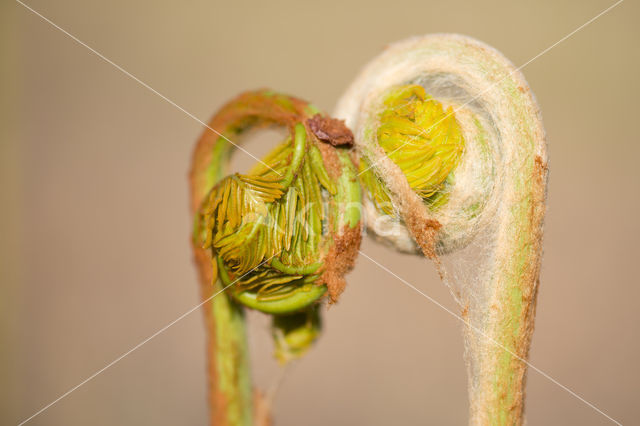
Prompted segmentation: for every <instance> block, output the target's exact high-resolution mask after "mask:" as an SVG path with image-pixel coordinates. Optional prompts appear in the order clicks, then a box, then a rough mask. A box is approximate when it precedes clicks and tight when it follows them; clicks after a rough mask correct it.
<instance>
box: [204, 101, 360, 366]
mask: <svg viewBox="0 0 640 426" xmlns="http://www.w3.org/2000/svg"><path fill="white" fill-rule="evenodd" d="M264 125H278V126H283V127H285V128H286V129H287V130H288V136H287V137H286V138H285V140H284V141H282V142H281V143H280V144H278V145H277V146H276V147H275V148H274V149H273V150H272V151H271V152H270V153H269V154H267V155H266V156H265V157H264V158H263V159H262V160H261V161H260V162H258V163H257V164H256V165H255V166H254V167H253V168H252V169H251V170H250V171H249V172H248V173H247V174H238V173H235V174H232V175H228V176H226V177H222V175H223V172H222V170H223V168H224V166H226V163H227V162H228V159H229V156H230V153H231V151H230V150H231V149H232V146H233V145H231V144H230V141H231V140H236V139H237V137H239V136H240V135H241V134H242V133H243V132H245V131H246V130H248V129H249V128H251V127H255V126H264ZM211 127H214V128H217V129H224V131H223V132H222V134H223V135H224V136H220V137H218V138H217V139H216V140H215V143H214V144H213V145H212V146H210V147H209V149H210V151H209V152H200V153H199V155H200V156H202V155H207V156H208V165H207V173H206V176H205V178H206V179H204V180H203V181H202V182H201V186H202V188H203V189H204V188H207V187H208V188H210V189H209V190H208V194H206V196H203V200H204V201H203V203H202V205H201V206H200V214H199V217H198V218H197V228H196V233H195V238H196V239H197V242H199V243H200V244H201V246H202V247H203V248H204V249H205V250H207V251H209V253H210V254H211V257H212V262H213V272H214V273H213V280H214V282H215V280H218V279H219V280H220V282H221V283H222V285H223V286H224V287H226V288H227V294H229V295H230V296H232V298H233V299H234V300H236V301H237V302H239V303H241V304H243V305H245V306H247V307H250V308H253V309H257V310H260V311H262V312H266V313H270V314H275V315H284V316H286V317H283V318H280V319H279V320H277V321H274V327H276V328H282V327H281V326H283V324H287V327H289V328H288V329H287V330H284V329H282V330H280V331H279V332H278V333H275V334H274V336H275V335H277V336H280V337H282V336H286V335H288V334H287V333H291V332H293V331H292V330H293V329H291V327H290V326H291V324H292V322H293V323H295V324H296V327H294V328H296V330H297V329H298V328H300V327H302V328H304V327H306V325H310V324H311V325H313V326H312V327H311V328H312V329H314V330H316V331H315V332H313V333H311V334H309V335H313V336H315V335H316V334H317V328H318V327H319V322H318V321H311V322H305V321H303V322H302V323H300V321H299V320H298V317H299V316H300V315H302V316H304V317H305V318H306V317H307V316H308V315H310V313H309V312H311V311H309V309H311V310H314V312H316V313H315V314H314V315H317V306H316V305H317V303H318V301H319V300H320V299H321V298H322V297H323V296H324V295H325V294H328V295H329V298H330V300H331V301H336V300H337V297H338V296H339V294H340V292H341V291H342V290H343V288H344V278H343V276H344V274H345V273H346V272H347V271H348V270H349V269H350V268H351V266H352V264H353V261H354V259H355V255H356V252H357V249H358V246H359V241H360V234H361V225H360V188H359V185H358V182H357V179H356V172H355V167H354V165H353V164H352V162H351V158H350V154H349V150H348V149H347V148H348V147H345V146H342V145H345V144H349V142H351V141H352V140H351V139H350V138H352V135H351V133H350V131H349V130H348V129H346V127H344V125H343V124H342V122H340V121H338V120H333V119H331V118H329V117H326V116H324V115H321V114H318V113H317V110H316V109H315V108H314V107H312V106H311V105H309V104H307V103H305V102H303V101H301V100H298V99H295V98H291V97H288V96H284V95H279V94H274V93H272V92H266V91H258V92H250V93H246V94H243V95H241V96H240V97H238V98H237V99H236V100H234V101H232V102H230V103H229V104H227V105H226V106H225V107H223V108H222V110H221V111H219V112H218V114H217V115H216V117H214V119H213V121H212V126H211ZM289 315H293V316H292V317H291V318H289V319H286V318H288V316H289ZM296 315H297V316H296ZM300 318H302V317H300ZM298 323H299V324H298ZM305 324H306V325H305ZM298 326H299V327H298ZM309 330H311V329H309ZM309 330H308V331H309ZM301 333H302V331H300V330H298V331H297V332H296V333H294V334H295V335H300V334H301ZM291 339H293V340H291ZM291 339H289V340H291V341H290V342H289V343H287V344H285V343H284V342H286V339H285V340H282V339H281V340H280V341H279V343H278V345H279V346H278V354H279V355H278V357H279V358H280V359H289V358H290V356H288V355H286V354H285V352H286V350H285V348H290V352H291V353H290V354H289V355H291V356H294V355H295V354H302V353H304V350H303V348H302V347H299V346H296V345H295V344H292V342H293V341H296V338H293V337H292V338H291ZM311 340H313V339H311ZM294 347H295V348H294Z"/></svg>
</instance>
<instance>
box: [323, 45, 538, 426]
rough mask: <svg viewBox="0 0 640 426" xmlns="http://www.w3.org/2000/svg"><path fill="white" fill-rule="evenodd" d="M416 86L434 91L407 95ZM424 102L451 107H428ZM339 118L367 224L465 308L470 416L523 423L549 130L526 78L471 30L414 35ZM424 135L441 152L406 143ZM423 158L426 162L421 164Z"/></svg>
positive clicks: (366, 79) (359, 83) (477, 420)
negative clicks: (347, 133) (354, 158)
mask: <svg viewBox="0 0 640 426" xmlns="http://www.w3.org/2000/svg"><path fill="white" fill-rule="evenodd" d="M416 86H418V87H419V88H420V89H422V90H423V91H424V94H426V97H425V95H423V94H420V95H418V96H415V95H411V96H407V94H406V91H407V90H408V89H409V88H412V87H416ZM411 90H412V91H413V92H415V91H416V89H411ZM390 96H391V98H392V100H393V102H391V103H389V102H388V99H389V97H390ZM394 96H395V97H398V96H400V97H402V99H404V101H405V102H404V103H402V102H396V99H395V98H394ZM425 99H433V100H434V101H437V102H438V103H440V104H441V105H442V109H441V110H440V109H439V110H437V111H436V113H434V114H430V115H429V114H427V113H425V111H424V106H423V103H424V100H425ZM398 109H400V113H398ZM335 115H336V116H337V117H338V118H343V119H344V120H345V121H346V123H347V125H348V126H349V127H350V128H351V129H352V130H353V132H354V135H355V145H356V151H357V155H358V157H359V159H360V178H361V179H362V180H363V186H364V187H365V188H366V189H367V191H366V192H365V197H364V201H363V202H364V213H365V222H366V225H367V229H368V230H369V231H371V233H372V234H373V235H374V236H376V237H377V238H378V239H379V240H381V241H384V242H385V243H387V244H389V245H390V246H392V247H394V248H395V249H397V250H399V251H402V252H409V253H421V254H423V255H425V256H427V257H429V258H431V259H432V260H434V262H435V265H436V267H437V269H438V272H439V273H440V276H441V277H442V279H443V282H444V283H445V284H446V285H447V286H448V287H449V288H450V290H451V293H452V295H453V296H454V298H455V300H456V301H457V303H458V305H459V308H460V312H461V317H462V318H463V319H464V320H465V328H464V330H463V335H464V339H465V359H466V362H467V368H468V377H469V381H468V384H469V385H468V387H469V399H470V424H473V425H486V424H501V425H502V424H505V425H506V424H508V425H512V424H521V423H522V422H523V421H524V417H523V410H524V392H525V379H526V363H525V362H524V361H526V360H527V358H528V352H529V346H530V342H531V335H532V332H533V324H534V316H535V304H536V294H537V288H538V277H539V270H540V258H541V240H542V221H543V216H544V211H545V197H546V182H547V158H546V143H545V134H544V130H543V127H542V121H541V117H540V112H539V109H538V106H537V104H536V101H535V99H534V97H533V95H532V93H531V91H530V89H529V86H528V85H527V83H526V81H525V80H524V77H523V76H522V74H521V73H520V72H519V71H518V70H517V69H516V68H515V67H514V66H513V65H512V64H511V63H510V62H509V61H508V60H507V59H505V58H504V56H502V55H501V54H500V53H499V52H497V51H496V50H495V49H493V48H491V47H489V46H487V45H485V44H483V43H481V42H478V41H476V40H474V39H471V38H469V37H464V36H460V35H452V34H435V35H428V36H424V37H415V38H411V39H408V40H405V41H402V42H399V43H396V44H394V45H391V46H390V47H388V48H387V49H386V50H385V51H384V52H383V53H382V54H381V55H380V56H378V57H377V58H375V59H374V60H373V61H371V62H370V63H369V64H368V65H367V66H366V67H365V68H364V70H363V71H362V72H361V74H360V75H359V76H358V77H357V78H356V79H355V81H354V82H353V83H352V85H351V86H350V87H349V88H348V89H347V91H346V92H345V94H344V95H343V97H342V98H341V100H340V101H339V103H338V106H337V109H336V111H335ZM399 115H400V116H399ZM451 120H455V121H454V122H452V121H451ZM447 122H449V125H448V126H445V124H446V123H447ZM443 126H445V128H444V129H440V128H442V127H443ZM416 127H421V128H422V129H421V130H416ZM458 128H459V130H460V132H461V133H460V135H461V138H460V140H459V141H457V142H456V136H457V135H458V133H457V132H458V130H457V129H458ZM389 137H392V138H393V141H392V143H389V141H388V138H389ZM385 138H386V139H385ZM418 138H421V142H420V143H422V144H424V143H427V144H430V146H431V148H432V149H431V151H430V152H431V154H429V153H426V152H425V148H421V150H422V151H416V149H417V148H416V149H413V150H410V149H408V148H407V147H408V146H411V144H415V143H416V141H418ZM452 138H453V139H454V141H453V142H454V143H453V144H452ZM424 139H426V141H425V140H424ZM405 151H406V152H405ZM454 152H455V153H458V152H462V154H461V155H460V156H459V158H458V157H456V156H453V154H452V153H454ZM416 155H424V156H426V157H425V158H427V160H426V161H424V162H423V163H422V164H423V167H422V168H420V167H419V166H412V163H411V157H412V156H416ZM445 175H446V177H445ZM417 180H419V181H420V182H422V183H423V184H425V185H426V188H427V191H426V192H425V190H424V188H420V187H418V185H415V182H416V181H417ZM425 185H423V187H424V186H425ZM385 199H386V200H388V203H389V204H390V207H386V208H385V207H384V206H382V205H381V204H380V201H381V200H383V201H384V200H385Z"/></svg>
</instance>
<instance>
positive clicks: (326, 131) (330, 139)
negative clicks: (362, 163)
mask: <svg viewBox="0 0 640 426" xmlns="http://www.w3.org/2000/svg"><path fill="white" fill-rule="evenodd" d="M307 124H308V126H309V129H311V131H312V132H313V134H314V135H316V137H317V138H318V139H319V140H321V141H323V142H327V143H329V144H331V145H333V146H347V147H349V146H352V145H353V133H352V132H351V130H349V128H348V127H347V126H346V125H345V123H344V121H343V120H338V119H337V118H331V117H327V116H324V115H321V114H316V115H314V116H313V117H311V118H309V119H308V120H307Z"/></svg>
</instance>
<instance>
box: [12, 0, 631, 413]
mask: <svg viewBox="0 0 640 426" xmlns="http://www.w3.org/2000/svg"><path fill="white" fill-rule="evenodd" d="M27 3H28V4H29V5H30V6H31V7H33V8H35V9H36V10H37V11H39V12H40V13H42V14H44V15H45V16H46V17H48V18H49V19H51V20H52V21H53V22H55V23H56V24H58V25H60V26H61V27H62V28H65V29H66V30H68V31H69V32H71V33H72V34H74V35H75V36H77V37H78V38H79V39H80V40H82V41H84V42H86V43H87V44H89V45H90V46H92V47H93V48H95V49H97V50H98V51H99V52H101V53H102V54H104V55H105V56H107V57H108V58H110V59H111V60H113V61H114V62H116V63H117V64H119V65H121V66H122V67H123V68H125V69H126V70H128V71H129V72H131V73H133V74H134V75H136V76H137V77H139V78H140V79H142V80H143V81H145V82H146V83H148V84H149V85H151V86H152V87H154V88H155V89H157V90H158V91H160V92H161V93H163V94H164V95H166V96H167V97H169V98H171V99H172V100H174V101H175V102H176V103H177V104H179V105H181V106H182V107H184V108H185V109H187V110H188V111H190V112H191V113H193V114H194V115H196V116H197V117H199V118H201V119H203V120H208V118H209V117H210V115H211V114H212V113H213V112H214V111H215V109H216V108H217V107H219V106H220V105H221V104H222V102H223V101H224V100H225V99H227V98H229V97H231V96H233V95H235V94H237V93H238V92H240V91H242V90H245V89H250V88H257V87H265V86H269V87H272V88H275V89H277V90H280V91H284V92H289V93H293V94H297V95H298V96H301V97H304V98H307V99H310V100H313V101H314V102H315V103H316V104H317V105H319V106H320V107H322V108H324V109H325V110H329V111H330V110H331V109H332V108H333V106H334V103H335V102H336V101H337V99H338V97H339V96H340V94H341V92H342V91H343V90H344V89H345V88H346V86H347V85H348V84H349V82H350V81H351V80H352V79H353V78H354V76H355V75H356V73H357V72H358V70H359V69H360V67H362V66H363V65H364V64H365V63H366V62H367V61H368V60H369V59H370V58H372V57H373V56H374V55H376V54H377V53H378V52H379V51H380V50H381V49H382V48H383V47H384V45H385V43H389V42H392V41H395V40H399V39H402V38H405V37H407V36H411V35H415V34H422V33H428V32H460V33H464V34H468V35H471V36H474V37H477V38H479V39H480V40H483V41H485V42H487V43H489V44H491V45H493V46H495V47H496V48H498V49H499V50H501V51H502V52H503V53H504V54H505V55H506V56H507V57H509V58H510V59H511V60H512V61H513V62H514V63H516V64H523V63H525V62H526V61H528V60H529V59H531V58H532V57H534V56H535V55H537V54H538V53H540V52H541V51H542V50H544V49H545V48H547V47H548V46H550V45H552V44H553V43H555V42H556V41H558V40H559V39H561V38H562V37H564V36H565V35H567V34H568V33H570V32H571V31H573V30H574V29H576V28H577V27H579V26H580V25H582V24H583V23H585V22H586V21H587V20H589V19H591V18H592V17H594V16H595V15H596V14H598V13H599V12H600V11H602V10H603V9H605V8H606V7H608V6H609V5H611V4H612V3H613V0H610V1H604V0H598V1H570V2H557V1H544V2H513V1H485V2H471V1H470V2H459V1H447V2H443V1H437V2H436V1H432V2H426V1H416V2H406V1H400V0H394V1H390V2H360V3H347V2H329V1H325V2H314V3H305V2H290V3H280V2H255V3H250V2H219V3H215V2H205V1H188V2H166V1H163V2H139V1H134V2H130V1H121V0H118V1H109V2H105V1H94V0H91V1H86V0H84V1H80V0H75V1H64V2H47V1H43V0H30V1H28V2H27ZM639 12H640V8H639V6H638V3H637V2H634V1H632V0H627V1H625V2H624V3H622V4H621V5H619V6H618V7H617V8H615V9H614V10H612V11H611V12H610V13H608V14H606V15H604V16H603V17H601V18H600V19H598V20H597V21H595V22H594V23H592V24H591V25H589V26H587V27H586V28H584V29H583V30H581V31H580V32H578V33H577V34H575V35H574V36H572V37H571V38H569V39H568V40H566V41H565V42H563V43H562V44H560V45H558V46H557V47H556V48H554V49H553V50H551V51H549V52H548V53H546V54H545V55H543V56H542V57H540V58H539V59H537V60H536V61H534V62H533V63H531V64H530V65H528V66H527V67H526V68H525V69H524V70H523V72H524V74H525V75H526V77H527V79H528V81H529V83H530V85H531V87H532V89H533V91H534V92H535V93H536V95H537V97H538V100H539V102H540V105H541V108H542V111H543V116H544V119H545V124H546V129H547V132H548V141H549V150H550V158H551V179H550V187H549V210H548V219H547V226H546V235H545V244H544V247H545V257H544V262H543V270H542V285H541V289H540V296H539V301H538V319H537V326H536V332H535V336H534V341H533V347H532V353H531V362H532V363H533V364H534V365H536V366H537V367H539V368H540V369H542V370H544V371H545V372H547V373H549V374H550V375H551V376H553V377H554V378H555V379H556V380H558V381H559V382H561V383H563V384H564V385H566V386H568V387H569V388H571V389H572V390H574V391H575V392H577V393H578V394H580V395H581V396H582V397H584V398H585V399H586V400H588V401H590V402H592V403H593V404H595V405H596V406H598V407H599V408H600V409H602V410H603V411H605V412H606V413H608V414H609V415H610V416H612V417H613V418H615V419H617V420H619V421H620V422H622V423H625V424H634V423H635V424H637V423H638V419H637V414H636V413H637V408H638V394H639V392H640V385H639V382H640V367H639V366H638V360H639V359H640V343H638V341H639V340H640V332H639V329H638V325H639V321H638V320H639V317H640V315H639V313H638V308H637V304H638V300H639V298H640V285H639V284H640V282H639V281H640V280H639V279H638V274H637V268H638V237H639V236H640V229H639V225H638V223H639V221H638V210H639V207H640V201H639V197H638V195H639V192H640V191H639V190H638V184H639V181H640V179H639V178H640V167H639V166H638V161H639V160H638V158H639V155H640V148H639V146H640V144H639V143H638V142H639V140H638V130H637V129H638V112H639V111H638V106H637V102H638V96H639V95H640V90H639V87H638V84H639V83H638V81H639V80H638V78H637V75H638V66H639V65H640V58H639V48H638V41H639V40H640V29H639V27H638V24H637V22H638V18H640V13H639ZM1 15H2V21H3V22H2V25H1V26H2V32H3V35H2V46H3V54H2V90H1V93H2V95H1V96H0V98H2V99H1V101H2V121H3V125H2V148H1V150H2V151H1V156H0V157H1V164H0V166H1V167H0V173H1V182H2V183H1V188H2V190H1V194H2V195H1V197H2V198H1V202H2V218H1V220H0V232H1V237H0V240H1V246H2V247H1V253H0V254H1V256H0V268H1V269H0V270H1V272H0V274H1V278H0V279H1V282H2V290H1V291H2V294H1V301H0V303H1V305H0V308H1V315H2V340H3V343H2V349H1V350H0V363H1V367H0V377H2V379H1V381H2V389H1V391H0V404H1V406H0V423H2V424H17V423H18V422H19V421H21V420H23V419H25V418H27V417H29V416H30V415H31V414H33V413H34V412H36V411H37V410H38V409H40V408H41V407H43V406H44V405H46V404H47V403H49V402H51V401H52V400H54V399H55V398H57V397H58V396H59V395H61V394H62V393H64V392H65V391H67V390H68V389H70V388H71V387H73V386H75V385H76V384H78V383H79V382H81V381H82V380H84V379H85V378H86V377H88V376H89V375H91V374H92V373H94V372H95V371H97V370H99V369H100V368H102V367H103V366H105V365H106V364H107V363H109V362H111V361H112V360H113V359H115V358H116V357H118V356H119V355H121V354H122V353H124V352H126V351H128V350H129V349H130V348H132V347H133V346H135V345H136V344H138V343H139V342H140V341H141V340H143V339H144V338H146V337H147V336H149V335H151V334H152V333H154V332H155V331H157V330H158V329H159V328H161V327H163V326H164V325H166V324H168V323H169V322H171V321H172V320H174V319H175V318H177V317H178V316H179V315H181V314H182V313H184V312H185V311H187V310H189V309H190V308H191V307H193V306H194V305H196V304H197V303H198V302H199V299H198V292H197V286H196V277H195V271H194V268H193V265H192V263H191V253H190V249H189V244H188V236H189V229H190V218H189V216H188V213H187V181H186V173H187V169H188V165H189V164H188V163H189V159H190V153H191V149H192V146H193V143H194V141H195V140H196V138H197V137H198V135H199V134H200V132H201V125H200V124H198V123H197V122H196V121H194V120H192V119H191V118H189V117H188V116H186V115H185V114H184V113H182V112H180V111H179V110H177V109H176V108H174V107H173V106H171V105H169V104H168V103H167V102H165V101H164V100H162V99H161V98H159V97H158V96H156V95H154V94H153V93H151V92H150V91H148V90H147V89H145V88H143V87H141V86H140V85H139V84H138V83H136V82H134V81H133V80H131V79H130V78H128V77H126V76H125V75H123V74H122V73H121V72H120V71H118V70H117V69H115V68H114V67H113V66H111V65H109V64H107V63H105V62H104V61H102V60H101V59H99V58H98V57H96V56H95V55H93V54H91V53H90V52H89V51H88V50H87V49H86V48H84V47H82V46H80V45H78V44H77V43H76V42H74V41H73V40H71V39H70V38H69V37H68V36H66V35H64V34H63V33H62V32H60V31H58V30H56V29H55V28H53V27H52V26H51V25H49V24H47V23H46V22H44V21H43V20H42V19H40V18H39V17H37V16H36V15H34V14H33V13H31V12H30V11H28V10H27V9H25V8H24V7H22V6H20V5H19V4H18V3H13V2H10V1H8V2H6V3H4V4H3V5H2V12H1ZM239 155H241V154H239ZM239 161H246V159H245V160H242V159H239ZM363 249H364V251H365V252H366V253H368V254H369V255H370V256H372V257H373V258H375V259H377V260H379V261H381V262H383V263H384V264H385V265H386V266H388V267H389V268H391V269H392V270H394V271H395V272H396V273H398V274H399V275H400V276H402V277H403V278H404V279H406V280H408V281H409V282H411V283H413V284H415V285H416V286H418V287H419V288H420V289H422V290H423V291H425V292H426V293H428V294H429V295H431V296H432V297H434V298H435V299H437V300H438V301H440V302H442V303H443V304H445V305H446V306H448V307H450V308H451V307H453V303H452V300H451V297H450V295H449V294H448V292H447V290H446V289H445V288H444V286H443V285H442V284H441V283H440V282H439V280H438V279H437V276H436V274H435V272H434V269H433V267H432V265H431V264H430V263H429V262H428V261H425V260H422V259H420V258H418V257H409V256H402V255H398V254H394V253H392V252H391V251H389V250H387V249H385V248H383V247H380V246H379V245H377V244H375V243H373V242H371V241H366V242H365V244H364V248H363ZM325 318H326V323H325V324H326V332H325V334H324V336H323V337H322V339H321V340H320V342H319V344H318V345H317V347H316V348H315V349H314V350H313V351H312V352H311V353H310V354H309V355H308V356H307V357H306V358H305V359H304V360H302V361H301V362H299V363H297V364H296V365H294V366H293V367H292V368H291V369H290V370H289V371H288V372H287V374H286V376H285V379H284V381H283V382H282V385H281V386H280V390H279V393H278V395H277V399H276V402H275V411H276V420H277V424H278V425H280V426H286V425H329V424H331V425H396V424H397V425H423V424H435V425H462V424H465V423H466V417H467V403H466V379H465V370H464V363H463V359H462V338H461V333H460V331H461V325H460V324H459V323H458V322H457V321H456V320H455V319H454V318H452V317H451V316H449V315H448V314H446V313H445V312H444V311H443V310H442V309H440V308H439V307H437V306H436V305H434V304H433V303H431V302H429V301H428V300H426V299H424V298H422V297H420V296H418V295H417V294H416V293H414V292H413V291H411V290H410V289H408V288H407V287H405V286H404V285H403V284H402V283H401V282H400V281H398V280H396V279H394V278H393V277H392V276H390V275H388V274H386V273H385V272H383V271H381V270H380V269H378V268H377V267H376V266H375V265H373V264H371V263H370V262H369V261H367V260H366V259H364V258H361V259H360V260H359V262H358V265H357V268H356V269H355V271H354V272H353V273H352V274H351V275H350V276H349V287H348V289H347V291H346V294H345V295H344V297H343V298H342V299H341V301H340V303H339V305H338V306H335V307H333V308H332V309H331V310H330V312H329V313H328V315H326V316H325ZM204 342H205V336H204V329H203V321H202V318H201V312H199V311H198V312H195V313H193V314H192V315H190V316H188V317H186V318H185V319H184V320H182V321H180V322H179V323H177V324H176V325H175V326H173V327H171V328H170V329H168V330H167V331H166V332H164V333H162V334H161V335H159V336H158V337H157V338H155V339H153V340H152V341H150V342H149V343H147V344H146V345H144V346H142V347H141V348H140V349H139V350H137V351H135V352H133V353H132V354H131V355H129V356H127V357H126V358H124V359H123V360H122V361H121V362H119V363H118V364H116V365H114V366H113V367H112V368H110V369H108V370H107V371H105V372H104V373H103V374H101V375H99V376H98V377H96V378H95V379H94V380H92V381H90V382H89V383H87V384H86V385H84V386H82V387H81V388H79V389H78V390H77V391H75V392H74V393H72V394H71V395H69V396H68V397H67V398H65V399H63V400H62V401H60V402H59V403H57V404H56V405H54V406H53V407H51V408H50V409H49V410H47V411H46V412H44V413H42V414H41V415H40V416H38V417H37V418H35V419H33V420H32V421H31V422H30V423H29V424H31V425H34V426H35V425H142V424H145V425H147V424H149V425H155V426H160V425H204V424H205V423H206V416H207V410H206V405H205V375H204V372H205V359H204ZM251 345H252V349H253V355H254V358H255V360H254V375H255V377H256V382H257V383H258V384H259V385H260V386H262V387H268V386H271V385H272V384H273V383H274V381H275V380H276V377H277V367H276V364H275V362H273V361H272V359H271V354H270V352H271V347H270V342H269V338H268V336H267V323H266V322H265V321H264V320H263V319H262V318H261V317H260V316H259V315H252V327H251ZM527 416H528V420H529V424H531V425H578V424H579V425H606V424H610V422H609V421H608V420H607V419H606V418H605V417H603V416H602V415H600V414H598V413H597V412H596V411H594V410H593V409H591V408H589V407H588V406H587V405H585V404H584V403H583V402H581V401H579V400H578V399H576V398H574V397H573V396H571V395H570V394H569V393H567V392H566V391H564V390H562V389H561V388H560V387H558V386H557V385H555V384H553V383H551V382H550V381H549V380H547V379H545V378H544V377H542V376H541V375H540V374H538V373H536V372H530V374H529V385H528V396H527Z"/></svg>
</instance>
